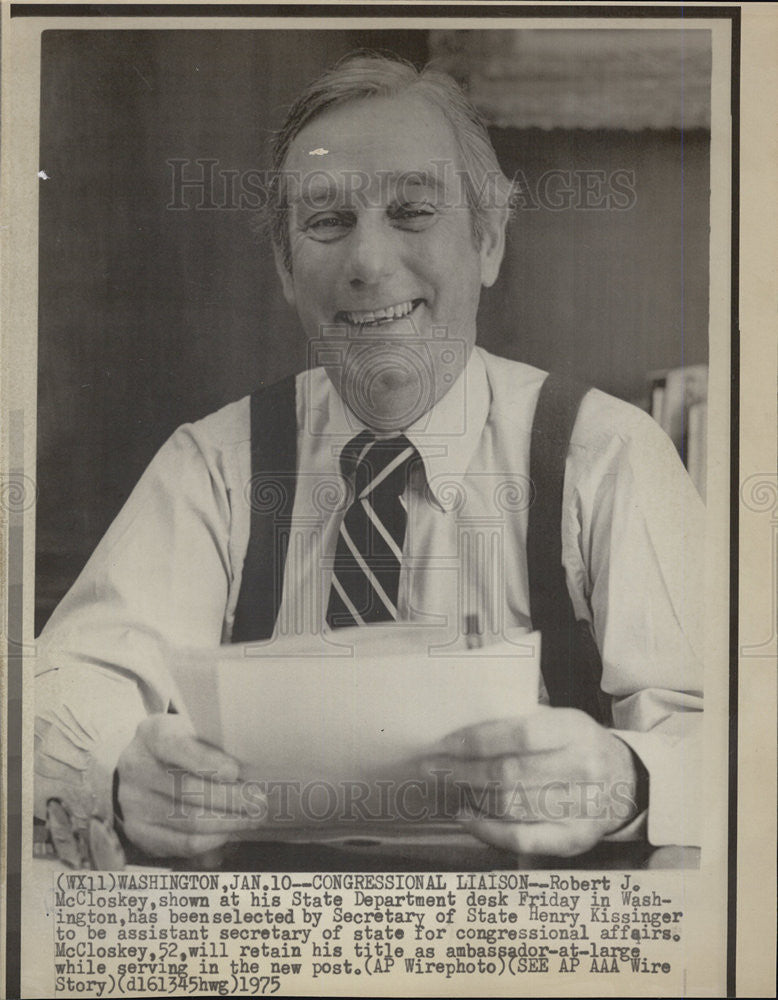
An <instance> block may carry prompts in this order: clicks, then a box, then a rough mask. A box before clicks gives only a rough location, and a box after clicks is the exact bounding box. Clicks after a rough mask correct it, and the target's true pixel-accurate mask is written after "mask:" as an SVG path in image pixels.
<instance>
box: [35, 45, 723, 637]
mask: <svg viewBox="0 0 778 1000" xmlns="http://www.w3.org/2000/svg"><path fill="white" fill-rule="evenodd" d="M361 46H364V47H370V48H385V49H391V50H393V51H395V52H397V53H399V54H401V55H404V56H405V57H406V58H408V59H410V60H411V61H413V62H415V63H417V64H419V65H421V64H423V63H424V62H425V61H426V60H427V57H428V37H427V32H425V31H419V30H412V31H411V30H409V31H342V30H338V31H327V30H320V31H316V32H312V31H291V30H286V31H242V30H239V31H223V32H220V31H199V30H179V31H160V30H154V31H129V32H128V31H121V32H119V31H47V32H45V33H44V35H43V51H42V94H41V107H42V112H41V154H40V169H41V170H44V171H45V172H46V174H47V175H48V177H49V179H48V180H45V181H41V185H40V313H39V355H38V357H39V364H38V370H39V383H38V403H39V406H38V469H37V479H38V486H39V499H38V509H37V571H36V598H37V600H36V604H37V616H36V617H37V622H36V625H37V628H38V629H39V628H40V627H41V626H42V625H43V624H44V622H45V620H46V619H47V617H48V615H49V614H50V613H51V611H52V610H53V608H54V606H55V605H56V603H57V601H58V600H59V599H60V598H61V596H62V595H63V594H64V592H65V590H66V589H67V587H68V586H69V585H70V583H72V581H73V579H74V578H75V576H76V574H77V573H78V572H79V571H80V569H81V567H82V566H83V564H84V562H85V561H86V559H87V558H88V556H89V554H90V552H91V551H92V549H93V548H94V546H95V545H96V544H97V542H98V541H99V539H100V537H101V535H102V534H103V532H104V531H105V529H106V528H107V526H108V525H109V523H110V521H111V520H112V518H113V517H114V516H115V514H116V513H117V511H118V510H119V508H120V506H121V505H122V503H123V502H124V500H125V499H126V497H127V496H128V494H129V492H130V490H131V489H132V487H133V485H134V484H135V482H136V481H137V479H138V477H139V476H140V474H141V473H142V471H143V469H144V468H145V466H146V465H147V463H148V461H149V460H150V458H151V457H152V455H153V454H154V452H155V451H156V450H157V448H158V447H159V446H160V445H161V444H162V442H163V441H164V440H165V439H166V438H167V437H168V436H169V434H170V433H171V432H172V431H173V430H174V429H175V427H177V426H178V425H179V424H181V423H183V422H185V421H189V420H193V419H197V418H199V417H201V416H204V415H205V414H206V413H208V412H210V411H212V410H214V409H217V408H218V407H219V406H221V405H223V404H225V403H227V402H229V401H231V400H233V399H237V398H239V397H240V396H242V395H245V394H246V393H248V392H250V391H251V390H252V389H253V388H255V387H256V386H257V385H259V384H261V383H262V382H272V381H275V380H276V379H278V378H280V377H282V376H284V375H286V374H288V373H290V372H294V371H299V370H301V369H303V368H304V367H306V363H307V362H306V352H305V347H304V341H303V337H302V334H301V332H300V331H299V328H298V325H297V321H296V318H295V316H294V315H293V313H292V312H291V311H290V309H289V308H288V307H287V305H286V303H285V302H284V300H283V298H282V295H281V290H280V286H279V284H278V280H277V278H276V275H275V271H274V267H273V261H272V254H271V252H270V249H269V246H268V245H267V243H266V241H265V240H264V239H263V238H262V237H260V236H258V235H257V232H256V214H255V213H252V212H251V211H245V210H243V211H241V210H231V211H230V210H226V209H224V208H221V209H215V210H200V211H195V210H181V211H176V210H171V209H170V208H168V207H167V206H168V205H169V204H170V202H171V200H172V197H173V195H172V168H171V167H170V166H169V165H168V163H167V161H168V160H171V159H183V160H189V161H192V163H191V165H190V166H189V167H187V168H186V173H187V175H188V176H192V175H193V174H194V173H195V172H196V171H197V169H198V168H197V167H196V165H195V164H194V161H195V160H197V159H206V158H210V159H214V160H218V167H217V169H225V170H236V171H246V170H250V169H257V168H260V169H261V168H263V167H266V166H268V165H269V160H268V157H267V155H266V153H267V147H268V138H269V135H270V133H271V131H272V130H273V129H274V128H278V127H279V125H280V124H281V121H282V119H283V116H284V111H285V109H286V107H287V106H288V104H289V103H290V102H291V101H292V100H293V99H294V97H295V96H296V95H297V93H298V92H299V90H300V89H301V88H302V86H303V85H304V84H306V83H308V82H309V81H310V80H311V79H312V78H313V77H314V76H316V75H317V74H318V73H319V72H320V71H321V70H322V69H323V68H324V67H325V66H326V65H328V64H330V63H332V62H333V61H335V60H336V59H337V58H338V57H340V56H341V55H343V54H345V53H346V52H348V51H350V50H352V49H354V48H357V47H361ZM491 131H492V138H493V141H494V144H495V148H496V150H497V153H498V156H499V159H500V162H501V165H502V167H503V170H504V171H505V173H506V174H507V175H508V176H513V175H514V174H515V172H516V171H517V170H520V171H522V174H523V176H524V177H526V178H527V180H528V182H529V184H530V188H532V185H533V183H534V182H535V181H537V179H538V178H539V177H541V176H542V175H543V174H544V172H545V171H547V170H550V169H558V170H563V171H565V170H579V171H580V170H587V169H593V170H600V171H605V172H606V174H609V173H610V172H611V171H613V170H616V169H623V170H631V171H634V173H635V192H636V200H635V204H634V206H633V207H632V208H631V209H630V210H628V211H598V210H590V211H585V210H580V209H578V210H577V209H574V208H570V209H566V210H561V211H549V210H548V209H540V210H536V211H531V210H530V211H527V210H523V211H522V210H520V211H519V212H518V215H517V218H516V220H515V221H514V222H513V223H512V227H511V230H510V233H509V243H508V248H507V252H506V259H505V262H504V264H503V269H502V273H501V276H500V279H499V281H498V283H497V285H496V286H495V287H494V288H492V289H489V290H488V291H486V292H485V293H484V295H483V298H482V303H481V310H480V317H479V343H481V344H482V345H483V346H484V347H485V348H486V349H487V350H490V351H492V352H494V353H496V354H500V355H504V356H506V357H510V358H515V359H517V360H521V361H525V362H527V363H529V364H533V365H537V366H538V367H541V368H544V369H555V370H561V371H566V372H569V373H572V374H574V375H575V376H577V377H578V378H580V379H583V380H585V381H589V382H591V383H592V384H594V385H596V386H598V387H600V388H602V389H604V390H606V391H608V392H612V393H613V394H615V395H618V396H621V397H623V398H626V399H630V400H633V401H637V402H640V401H641V400H642V399H643V398H644V397H645V396H646V394H647V383H646V374H647V372H648V371H649V370H651V369H658V368H667V367H675V366H677V365H681V364H693V363H696V362H700V361H705V360H707V327H708V204H709V164H708V153H709V133H708V131H707V130H704V129H695V130H687V131H684V132H681V131H678V130H677V129H667V130H663V131H657V130H648V129H645V130H641V131H626V130H623V131H622V130H568V129H565V130H562V129H550V130H547V131H545V130H541V129H536V128H528V129H519V128H500V129H496V128H495V129H492V130H491ZM215 190H216V191H217V193H218V191H219V190H220V188H219V187H218V186H217V188H216V189H215ZM185 199H186V201H187V202H188V203H189V204H190V205H194V204H195V203H196V201H197V193H196V192H195V193H192V192H189V193H187V194H185ZM217 200H222V199H217Z"/></svg>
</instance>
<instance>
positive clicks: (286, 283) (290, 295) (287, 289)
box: [273, 243, 295, 307]
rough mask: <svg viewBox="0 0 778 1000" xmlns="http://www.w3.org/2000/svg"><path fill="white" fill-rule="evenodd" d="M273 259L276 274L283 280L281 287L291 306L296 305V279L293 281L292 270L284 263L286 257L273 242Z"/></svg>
mask: <svg viewBox="0 0 778 1000" xmlns="http://www.w3.org/2000/svg"><path fill="white" fill-rule="evenodd" d="M273 260H274V261H275V262H276V274H277V275H278V277H279V278H280V280H281V288H282V289H283V291H284V298H285V299H286V301H287V302H288V303H289V305H290V306H292V307H294V304H295V295H294V281H292V272H291V271H289V270H288V269H287V266H286V264H285V263H284V257H283V254H282V253H281V251H280V250H279V248H278V247H277V246H276V245H275V243H274V244H273Z"/></svg>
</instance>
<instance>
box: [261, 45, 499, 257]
mask: <svg viewBox="0 0 778 1000" xmlns="http://www.w3.org/2000/svg"><path fill="white" fill-rule="evenodd" d="M404 93H413V94H418V95H419V96H420V97H423V98H424V99H425V100H427V101H429V103H430V104H432V105H434V106H435V107H437V108H438V109H439V110H440V111H441V112H442V113H443V115H444V117H445V118H446V120H447V121H448V123H449V124H450V125H451V128H452V131H453V134H454V137H455V140H456V143H457V146H458V148H459V153H460V157H461V161H462V163H461V166H462V168H464V169H463V173H462V177H461V180H462V187H463V189H464V192H465V198H466V201H467V205H468V207H469V209H470V212H471V217H472V223H473V235H474V238H475V241H476V244H477V245H480V243H481V239H482V236H483V233H484V229H485V222H486V216H487V213H488V212H489V210H490V209H493V208H494V207H495V205H501V206H504V207H505V208H507V209H510V207H511V204H512V197H513V185H512V184H511V182H510V181H509V180H508V178H507V177H506V176H505V175H504V174H503V172H502V170H501V169H500V164H499V163H498V161H497V155H496V153H495V151H494V147H493V146H492V143H491V140H490V138H489V133H488V132H487V130H486V124H485V122H484V120H483V118H482V117H481V114H480V113H479V112H478V110H477V109H476V108H475V107H474V106H473V104H472V103H471V101H470V100H469V99H468V97H467V96H466V95H465V93H464V91H463V90H462V88H461V87H460V86H459V84H458V83H456V81H455V80H454V79H453V78H452V77H451V76H449V75H448V73H443V72H441V71H440V70H436V69H434V68H432V67H431V66H429V65H428V66H426V67H425V68H424V69H421V70H418V69H416V67H415V66H414V65H413V64H412V63H410V62H408V61H407V60H405V59H402V58H400V57H399V56H396V55H394V54H392V53H382V52H374V51H370V50H365V49H361V50H357V51H356V52H352V53H350V54H349V55H347V56H344V57H343V58H342V59H341V60H340V61H339V62H337V63H336V64H335V65H334V66H332V67H331V68H330V69H328V70H327V71H326V72H324V73H323V74H322V75H321V76H320V77H318V78H317V79H316V80H314V81H313V83H311V84H309V86H308V87H306V88H305V90H304V91H303V92H302V93H301V94H300V96H299V97H298V98H297V100H296V101H295V102H294V104H292V106H291V107H290V109H289V111H288V113H287V116H286V120H285V121H284V124H283V125H282V127H281V129H280V130H279V131H278V132H277V133H276V135H275V138H274V141H273V144H272V170H271V181H270V198H269V202H268V205H267V211H268V220H267V221H268V223H269V228H270V233H271V237H272V240H273V243H274V245H275V247H276V249H277V250H278V251H279V252H280V254H281V257H282V260H283V262H284V266H285V267H286V269H287V270H288V271H290V272H291V270H292V252H291V245H290V240H289V225H288V222H289V219H288V204H287V198H286V184H285V183H284V179H283V169H284V163H285V161H286V157H287V154H288V153H289V148H290V146H291V144H292V142H293V141H294V139H295V138H296V137H297V136H298V135H299V133H300V132H301V131H302V130H303V129H304V128H305V126H306V125H308V124H309V123H310V122H312V121H313V120H314V119H315V118H318V117H319V115H321V114H323V113H324V112H325V111H328V110H329V109H330V108H335V107H337V106H339V105H342V104H346V103H349V102H351V101H358V100H364V99H365V98H370V97H395V96H397V95H399V94H404Z"/></svg>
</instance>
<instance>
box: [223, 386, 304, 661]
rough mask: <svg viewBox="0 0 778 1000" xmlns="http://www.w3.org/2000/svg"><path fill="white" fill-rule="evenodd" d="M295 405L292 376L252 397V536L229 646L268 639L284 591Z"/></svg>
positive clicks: (293, 467)
mask: <svg viewBox="0 0 778 1000" xmlns="http://www.w3.org/2000/svg"><path fill="white" fill-rule="evenodd" d="M296 467H297V405H296V400H295V377H294V375H291V376H289V377H288V378H285V379H282V381H280V382H276V383H274V384H273V385H270V386H267V387H266V388H262V389H257V390H256V391H255V392H253V393H252V395H251V481H250V483H249V484H248V486H247V490H248V493H249V497H250V503H251V534H250V536H249V544H248V549H247V550H246V558H245V559H244V561H243V579H242V582H241V588H240V593H239V594H238V603H237V605H236V608H235V622H234V624H233V628H232V641H233V642H254V641H257V640H260V639H269V638H270V637H271V636H272V634H273V629H274V628H275V622H276V618H277V617H278V610H279V608H280V606H281V595H282V593H283V586H284V569H285V568H286V551H287V547H288V544H289V534H290V530H291V525H292V509H293V507H294V493H295V486H296V483H297V474H296Z"/></svg>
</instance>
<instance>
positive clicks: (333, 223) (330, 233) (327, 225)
mask: <svg viewBox="0 0 778 1000" xmlns="http://www.w3.org/2000/svg"><path fill="white" fill-rule="evenodd" d="M349 226H350V222H349V220H348V219H347V218H344V217H343V216H340V215H317V216H315V217H314V218H312V219H309V220H308V221H307V222H306V223H305V226H304V227H303V228H304V230H305V232H307V233H310V234H311V235H312V236H313V237H314V238H315V239H318V240H327V239H333V238H335V237H337V236H341V235H342V234H343V233H345V232H346V231H347V230H348V228H349Z"/></svg>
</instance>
